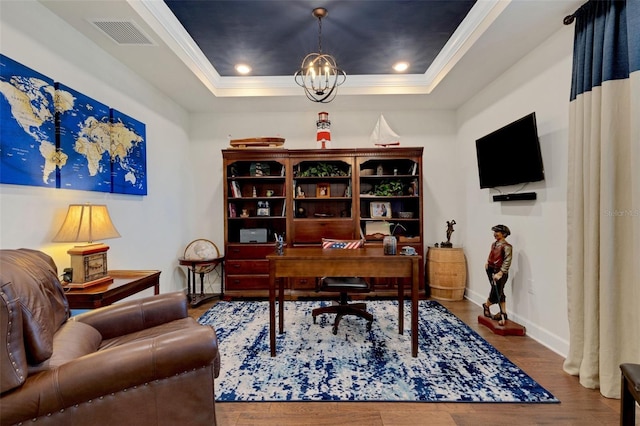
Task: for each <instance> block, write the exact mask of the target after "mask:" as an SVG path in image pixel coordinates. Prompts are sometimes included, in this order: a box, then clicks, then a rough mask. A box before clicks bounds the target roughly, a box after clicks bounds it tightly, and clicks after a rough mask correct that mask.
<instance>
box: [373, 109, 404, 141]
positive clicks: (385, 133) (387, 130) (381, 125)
mask: <svg viewBox="0 0 640 426" xmlns="http://www.w3.org/2000/svg"><path fill="white" fill-rule="evenodd" d="M369 140H370V141H371V142H373V144H374V145H376V146H382V147H387V146H395V145H400V136H399V135H398V134H397V133H396V132H394V131H393V130H392V129H391V127H389V125H388V124H387V120H385V119H384V116H383V115H382V114H380V117H379V118H378V122H377V123H376V127H374V128H373V132H371V137H370V138H369Z"/></svg>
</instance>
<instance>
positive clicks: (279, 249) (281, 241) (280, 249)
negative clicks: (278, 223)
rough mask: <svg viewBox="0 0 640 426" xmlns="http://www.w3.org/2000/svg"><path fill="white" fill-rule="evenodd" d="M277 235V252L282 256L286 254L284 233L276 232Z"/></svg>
mask: <svg viewBox="0 0 640 426" xmlns="http://www.w3.org/2000/svg"><path fill="white" fill-rule="evenodd" d="M275 236H276V254H277V255H278V256H282V255H283V254H284V239H283V238H282V235H278V234H275Z"/></svg>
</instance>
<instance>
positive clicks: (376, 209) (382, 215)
mask: <svg viewBox="0 0 640 426" xmlns="http://www.w3.org/2000/svg"><path fill="white" fill-rule="evenodd" d="M369 210H370V215H371V218H372V219H390V218H391V203H390V202H372V203H371V204H369Z"/></svg>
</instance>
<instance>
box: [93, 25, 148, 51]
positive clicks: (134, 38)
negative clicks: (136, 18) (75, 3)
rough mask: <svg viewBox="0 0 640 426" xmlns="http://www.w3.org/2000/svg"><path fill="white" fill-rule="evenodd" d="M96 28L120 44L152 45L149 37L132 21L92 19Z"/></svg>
mask: <svg viewBox="0 0 640 426" xmlns="http://www.w3.org/2000/svg"><path fill="white" fill-rule="evenodd" d="M90 22H91V23H92V24H93V25H94V26H95V27H96V28H98V29H99V30H100V31H102V32H103V33H105V34H106V35H107V36H109V37H110V38H111V39H112V40H113V41H115V42H116V43H118V44H120V45H138V46H154V45H155V43H154V42H153V41H152V40H151V37H149V36H147V35H146V34H145V33H144V31H142V30H141V29H140V27H139V26H138V25H137V24H136V23H135V22H133V21H115V20H113V19H93V20H91V21H90Z"/></svg>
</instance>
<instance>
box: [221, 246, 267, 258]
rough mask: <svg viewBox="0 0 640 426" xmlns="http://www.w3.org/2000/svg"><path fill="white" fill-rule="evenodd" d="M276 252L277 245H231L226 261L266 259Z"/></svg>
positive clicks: (227, 251)
mask: <svg viewBox="0 0 640 426" xmlns="http://www.w3.org/2000/svg"><path fill="white" fill-rule="evenodd" d="M275 250H276V247H275V244H229V245H228V246H227V250H226V253H225V259H227V260H228V259H264V258H265V257H266V256H267V255H268V254H271V253H273V252H274V251H275Z"/></svg>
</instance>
